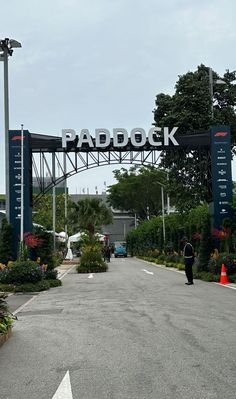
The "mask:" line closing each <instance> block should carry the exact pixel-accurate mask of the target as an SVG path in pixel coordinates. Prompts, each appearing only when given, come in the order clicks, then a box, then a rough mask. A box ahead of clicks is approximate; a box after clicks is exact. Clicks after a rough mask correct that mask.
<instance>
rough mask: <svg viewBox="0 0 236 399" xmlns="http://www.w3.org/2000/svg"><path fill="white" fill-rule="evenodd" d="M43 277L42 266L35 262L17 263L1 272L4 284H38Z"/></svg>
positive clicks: (1, 280)
mask: <svg viewBox="0 0 236 399" xmlns="http://www.w3.org/2000/svg"><path fill="white" fill-rule="evenodd" d="M42 277H43V272H42V270H41V268H40V266H39V265H38V264H37V263H36V262H33V261H30V260H28V261H16V262H13V263H12V265H11V266H10V267H6V268H5V269H3V270H1V271H0V282H1V283H3V284H22V283H36V282H38V281H40V280H41V279H42Z"/></svg>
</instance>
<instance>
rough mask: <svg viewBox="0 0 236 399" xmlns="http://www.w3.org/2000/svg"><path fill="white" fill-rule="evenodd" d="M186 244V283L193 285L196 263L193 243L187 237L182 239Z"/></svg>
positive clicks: (184, 253) (184, 254)
mask: <svg viewBox="0 0 236 399" xmlns="http://www.w3.org/2000/svg"><path fill="white" fill-rule="evenodd" d="M182 241H183V244H184V249H183V257H184V265H185V274H186V277H187V280H188V281H187V283H185V284H186V285H193V284H194V283H193V263H194V249H193V246H192V244H191V243H190V242H189V241H188V239H187V237H183V239H182Z"/></svg>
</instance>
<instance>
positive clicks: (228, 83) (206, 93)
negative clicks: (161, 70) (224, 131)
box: [154, 65, 236, 211]
mask: <svg viewBox="0 0 236 399" xmlns="http://www.w3.org/2000/svg"><path fill="white" fill-rule="evenodd" d="M219 78H220V76H219V75H218V74H217V73H216V72H214V71H213V81H214V82H216V81H217V79H219ZM235 78H236V72H235V71H233V72H229V71H228V70H226V73H225V74H224V76H223V78H221V79H223V80H224V82H225V84H214V92H213V105H214V107H213V108H214V116H213V117H212V113H211V104H212V99H211V95H210V89H209V68H208V67H206V66H205V65H200V66H198V68H197V70H196V71H195V72H188V73H186V74H185V75H182V76H179V80H178V81H177V83H176V86H175V93H174V95H173V96H170V95H166V94H163V93H160V94H158V95H157V96H156V108H155V111H154V120H155V125H156V126H160V127H163V126H169V127H170V128H172V127H174V126H178V127H179V132H180V133H181V134H186V133H192V134H193V133H194V132H195V131H198V132H199V131H206V130H209V129H210V127H211V126H213V125H217V124H226V125H230V126H231V131H232V143H233V144H234V145H235V144H236V114H235V110H234V107H235V105H236V85H233V84H232V82H233V81H234V80H235ZM207 162H208V160H207V156H206V154H205V156H204V155H203V154H198V152H197V151H190V152H189V154H188V156H186V154H184V156H182V154H180V152H177V153H176V150H175V151H170V152H169V153H165V152H163V156H162V166H163V167H165V168H166V169H168V170H169V186H168V188H169V191H170V196H171V198H172V199H173V198H174V199H175V204H176V207H177V208H178V209H179V210H181V211H186V210H189V209H191V208H192V207H194V206H197V205H198V204H199V203H200V202H201V201H208V200H209V199H210V198H209V191H208V184H209V183H208V176H207Z"/></svg>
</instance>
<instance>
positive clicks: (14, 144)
mask: <svg viewBox="0 0 236 399" xmlns="http://www.w3.org/2000/svg"><path fill="white" fill-rule="evenodd" d="M29 138H30V134H29V132H28V130H24V134H23V140H24V158H23V163H22V159H21V132H20V131H19V130H10V131H9V187H10V192H9V195H10V198H9V203H10V215H9V216H10V220H9V222H10V224H11V225H12V226H13V229H14V246H15V247H14V252H15V255H16V254H17V244H18V242H19V239H20V221H21V190H22V184H21V168H22V167H23V168H24V185H23V190H24V232H25V233H26V232H29V231H32V209H31V187H30V184H31V169H32V168H31V159H30V151H29Z"/></svg>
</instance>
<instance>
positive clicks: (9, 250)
mask: <svg viewBox="0 0 236 399" xmlns="http://www.w3.org/2000/svg"><path fill="white" fill-rule="evenodd" d="M13 241H14V240H13V228H12V226H11V225H10V224H9V223H8V222H7V219H3V221H2V227H1V231H0V262H1V263H3V264H5V265H6V264H7V263H8V261H9V260H12V259H14V254H13V253H14V249H13V244H12V243H13Z"/></svg>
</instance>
